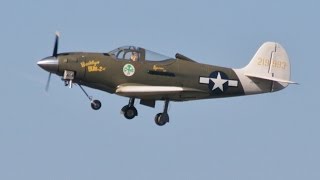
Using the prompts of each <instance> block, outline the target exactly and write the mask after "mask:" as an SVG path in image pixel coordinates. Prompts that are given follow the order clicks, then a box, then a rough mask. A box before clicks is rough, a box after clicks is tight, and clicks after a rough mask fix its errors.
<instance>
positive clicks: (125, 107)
mask: <svg viewBox="0 0 320 180" xmlns="http://www.w3.org/2000/svg"><path fill="white" fill-rule="evenodd" d="M128 108H129V106H128V105H125V106H123V107H122V108H121V111H120V113H121V114H124V113H125V112H126V111H127V109H128Z"/></svg>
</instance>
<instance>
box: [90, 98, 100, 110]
mask: <svg viewBox="0 0 320 180" xmlns="http://www.w3.org/2000/svg"><path fill="white" fill-rule="evenodd" d="M91 108H92V109H93V110H99V109H100V108H101V102H100V101H99V100H93V101H92V102H91Z"/></svg>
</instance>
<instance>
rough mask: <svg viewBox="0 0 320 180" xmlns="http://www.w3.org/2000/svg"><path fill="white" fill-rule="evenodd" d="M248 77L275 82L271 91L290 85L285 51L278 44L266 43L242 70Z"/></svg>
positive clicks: (287, 59) (288, 66)
mask: <svg viewBox="0 0 320 180" xmlns="http://www.w3.org/2000/svg"><path fill="white" fill-rule="evenodd" d="M243 70H244V73H245V75H246V76H248V77H253V78H258V79H264V80H270V81H273V82H277V84H276V85H274V86H273V89H272V91H278V90H281V89H283V88H285V87H287V86H288V84H292V83H294V82H292V81H290V62H289V58H288V55H287V53H286V51H285V49H284V48H283V47H282V46H281V45H280V44H278V43H275V42H266V43H264V44H263V45H262V46H261V47H260V48H259V50H258V51H257V53H256V54H255V55H254V56H253V58H252V60H251V61H250V63H249V64H248V65H247V66H246V67H244V68H243Z"/></svg>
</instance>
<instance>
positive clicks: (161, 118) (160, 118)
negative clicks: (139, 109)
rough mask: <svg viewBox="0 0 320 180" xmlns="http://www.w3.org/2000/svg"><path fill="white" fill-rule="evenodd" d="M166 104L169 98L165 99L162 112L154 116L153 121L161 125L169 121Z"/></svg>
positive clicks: (167, 104)
mask: <svg viewBox="0 0 320 180" xmlns="http://www.w3.org/2000/svg"><path fill="white" fill-rule="evenodd" d="M168 106H169V100H165V102H164V109H163V113H158V114H157V115H156V117H154V121H155V123H156V124H157V125H158V126H163V125H165V124H166V123H167V122H169V115H168Z"/></svg>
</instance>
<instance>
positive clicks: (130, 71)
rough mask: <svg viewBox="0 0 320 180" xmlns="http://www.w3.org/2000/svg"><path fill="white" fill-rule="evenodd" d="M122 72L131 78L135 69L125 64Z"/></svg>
mask: <svg viewBox="0 0 320 180" xmlns="http://www.w3.org/2000/svg"><path fill="white" fill-rule="evenodd" d="M122 70H123V74H124V75H125V76H132V75H133V74H134V72H135V68H134V66H133V65H132V64H125V65H124V66H123V69H122Z"/></svg>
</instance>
